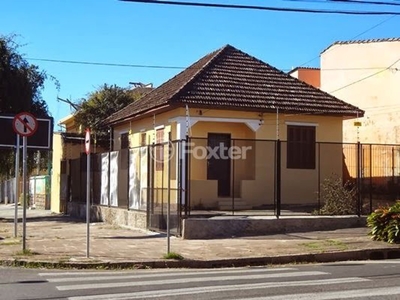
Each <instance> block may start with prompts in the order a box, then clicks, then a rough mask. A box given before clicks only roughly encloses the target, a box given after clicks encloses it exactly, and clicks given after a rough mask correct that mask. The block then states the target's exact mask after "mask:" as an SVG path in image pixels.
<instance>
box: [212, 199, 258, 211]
mask: <svg viewBox="0 0 400 300" xmlns="http://www.w3.org/2000/svg"><path fill="white" fill-rule="evenodd" d="M218 208H219V209H220V210H232V198H226V199H222V200H218ZM244 209H251V207H250V206H249V205H248V204H247V203H246V201H245V200H243V199H240V198H234V210H244Z"/></svg>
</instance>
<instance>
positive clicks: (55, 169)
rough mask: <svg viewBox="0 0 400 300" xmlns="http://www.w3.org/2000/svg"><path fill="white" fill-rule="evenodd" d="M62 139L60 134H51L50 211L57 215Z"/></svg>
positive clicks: (58, 208)
mask: <svg viewBox="0 0 400 300" xmlns="http://www.w3.org/2000/svg"><path fill="white" fill-rule="evenodd" d="M62 152H63V151H62V139H61V134H60V133H54V134H53V159H52V173H51V195H50V201H51V202H50V210H51V211H52V212H55V213H59V212H60V211H61V210H60V172H61V160H62V155H63V154H62Z"/></svg>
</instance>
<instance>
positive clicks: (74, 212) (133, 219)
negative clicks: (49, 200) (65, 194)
mask: <svg viewBox="0 0 400 300" xmlns="http://www.w3.org/2000/svg"><path fill="white" fill-rule="evenodd" d="M67 213H68V214H69V215H70V216H72V217H76V218H79V219H85V218H86V204H84V203H74V202H69V203H68V207H67ZM90 221H91V222H105V223H108V224H112V225H117V226H128V227H134V228H139V229H147V217H146V212H141V211H130V210H126V209H124V208H118V207H106V206H99V205H93V206H92V207H91V209H90Z"/></svg>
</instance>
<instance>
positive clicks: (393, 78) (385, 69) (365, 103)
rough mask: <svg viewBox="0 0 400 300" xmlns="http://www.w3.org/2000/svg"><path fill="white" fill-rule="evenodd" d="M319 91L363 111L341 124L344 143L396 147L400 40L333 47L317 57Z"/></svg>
mask: <svg viewBox="0 0 400 300" xmlns="http://www.w3.org/2000/svg"><path fill="white" fill-rule="evenodd" d="M321 89H322V90H324V91H325V92H327V93H329V94H331V95H333V96H335V97H338V98H339V99H342V100H344V101H346V102H348V103H351V104H353V105H355V106H358V107H360V108H361V109H363V110H364V111H365V114H364V116H358V119H357V120H348V121H345V122H344V124H343V141H344V142H350V143H354V142H357V141H359V142H361V143H375V144H400V121H399V120H400V101H399V99H400V38H390V39H372V40H358V41H339V42H335V43H333V44H332V45H330V46H329V47H328V48H327V49H325V50H324V51H322V53H321ZM355 121H357V122H360V123H361V124H357V123H356V124H355ZM355 125H361V126H355Z"/></svg>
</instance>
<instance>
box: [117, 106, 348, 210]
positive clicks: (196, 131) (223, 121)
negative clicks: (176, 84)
mask: <svg viewBox="0 0 400 300" xmlns="http://www.w3.org/2000/svg"><path fill="white" fill-rule="evenodd" d="M188 112H189V113H188V114H187V113H186V111H185V109H183V108H178V109H175V110H172V111H169V112H166V113H161V114H158V115H155V116H149V117H147V118H143V119H140V120H135V121H132V122H126V123H124V124H122V125H119V126H117V127H115V128H114V150H119V149H120V146H121V142H120V137H121V135H122V134H124V133H126V132H128V133H129V146H130V147H138V146H141V145H143V141H144V140H145V141H146V144H153V142H154V143H160V142H164V143H165V142H167V141H168V133H169V132H171V139H172V140H180V139H184V138H185V136H186V132H187V133H188V135H189V137H190V142H191V143H190V147H191V148H190V149H191V153H190V158H189V162H188V163H189V165H190V168H189V170H190V174H189V178H190V181H189V187H188V188H189V190H190V202H191V206H192V207H205V208H221V207H222V206H223V205H224V203H226V202H227V201H228V202H229V201H231V199H232V198H234V199H235V201H236V202H237V203H239V204H238V205H241V206H242V207H243V208H256V207H259V206H262V205H272V204H273V203H274V185H275V181H274V180H275V179H274V178H275V177H274V176H275V173H274V172H275V159H276V158H275V149H276V140H277V138H279V139H280V140H281V141H283V142H282V149H281V157H282V160H281V166H282V203H286V204H307V203H315V201H316V198H317V192H318V185H319V182H320V181H321V180H323V179H324V178H327V177H329V176H330V175H332V174H333V173H335V174H338V175H341V174H342V172H343V170H342V166H343V157H342V156H343V148H342V145H341V141H342V117H329V116H316V115H298V114H278V115H277V114H273V113H269V114H259V113H256V112H240V111H229V110H218V109H207V110H199V109H189V110H188ZM187 116H189V117H187ZM187 125H188V126H187ZM289 125H293V126H296V125H299V126H311V127H315V132H316V141H317V142H329V143H331V144H318V143H317V145H316V158H315V159H316V167H315V168H313V169H291V168H287V167H286V166H287V162H286V157H287V152H286V151H287V144H286V142H285V141H286V140H287V126H289ZM161 128H163V129H164V132H163V139H162V141H161V140H157V130H159V129H161ZM210 133H217V134H229V135H230V138H231V139H232V142H231V146H236V147H237V148H238V149H239V151H245V156H243V157H240V158H238V159H232V160H231V161H230V168H229V169H230V173H231V175H230V179H229V181H230V182H231V186H230V189H231V191H232V192H231V193H230V195H228V196H223V197H222V196H218V180H212V179H209V178H208V174H207V172H209V170H208V164H209V161H208V159H207V158H205V157H204V154H205V150H203V149H205V148H206V147H207V143H208V141H207V138H208V135H209V134H210ZM142 135H144V136H145V138H144V139H143V138H142ZM335 143H336V144H335ZM176 145H177V144H172V146H171V147H175V146H176ZM173 150H174V151H172V158H171V161H172V163H171V164H169V167H170V168H171V169H170V174H171V176H170V187H171V189H172V190H174V189H177V188H178V186H177V182H178V181H177V176H178V175H177V174H178V173H177V172H178V171H177V159H176V155H177V154H176V153H177V149H173ZM163 151H164V157H167V155H168V152H167V145H166V146H165V147H164V150H163ZM242 153H243V152H242ZM167 172H168V169H167V168H164V169H162V170H157V169H156V170H155V173H154V180H155V181H154V182H155V187H156V190H157V189H159V190H161V191H162V190H165V189H166V187H167V186H168V176H167ZM232 185H233V186H232ZM155 198H160V197H155Z"/></svg>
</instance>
